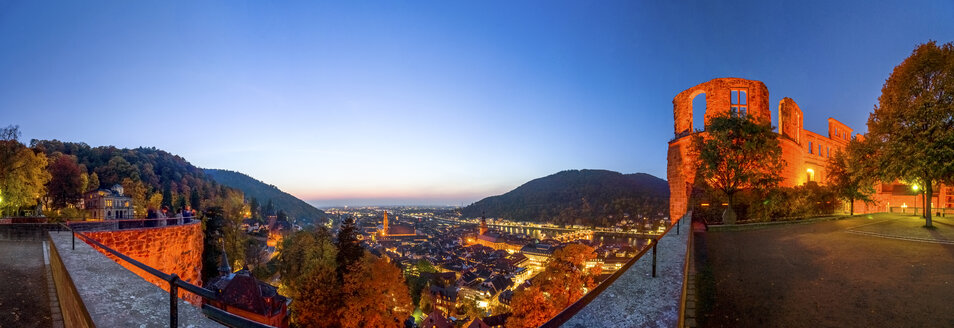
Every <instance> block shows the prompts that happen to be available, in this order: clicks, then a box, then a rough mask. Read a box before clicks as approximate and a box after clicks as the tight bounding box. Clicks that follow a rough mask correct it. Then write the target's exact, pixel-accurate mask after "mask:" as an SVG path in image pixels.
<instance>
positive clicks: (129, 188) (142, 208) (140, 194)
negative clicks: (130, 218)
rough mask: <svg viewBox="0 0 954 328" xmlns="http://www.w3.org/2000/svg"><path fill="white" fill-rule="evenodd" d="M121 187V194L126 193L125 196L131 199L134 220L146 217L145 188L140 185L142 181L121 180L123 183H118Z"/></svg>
mask: <svg viewBox="0 0 954 328" xmlns="http://www.w3.org/2000/svg"><path fill="white" fill-rule="evenodd" d="M120 184H121V185H122V186H123V192H124V193H126V196H129V198H132V203H133V204H132V205H133V214H134V215H135V217H136V218H144V217H146V208H147V206H148V205H149V204H147V200H146V186H144V185H143V184H142V181H138V180H133V179H131V178H123V181H122V182H121V183H120Z"/></svg>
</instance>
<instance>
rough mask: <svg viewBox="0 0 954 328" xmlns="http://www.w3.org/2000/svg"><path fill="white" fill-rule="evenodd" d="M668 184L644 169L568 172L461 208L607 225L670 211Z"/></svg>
mask: <svg viewBox="0 0 954 328" xmlns="http://www.w3.org/2000/svg"><path fill="white" fill-rule="evenodd" d="M668 207H669V185H668V183H667V182H666V181H665V180H662V179H659V178H657V177H654V176H652V175H649V174H645V173H635V174H621V173H619V172H613V171H607V170H568V171H562V172H559V173H556V174H553V175H550V176H546V177H543V178H538V179H534V180H531V181H530V182H527V183H525V184H523V185H522V186H520V187H517V188H516V189H514V190H512V191H510V192H508V193H505V194H503V195H498V196H492V197H487V198H484V199H482V200H480V201H478V202H476V203H473V204H471V205H469V206H467V207H464V208H463V209H461V215H462V216H464V217H478V216H481V215H486V216H489V217H502V218H507V219H511V220H519V221H532V222H553V223H558V224H582V225H608V224H613V223H615V222H618V221H620V220H623V219H624V217H626V216H627V215H628V216H629V218H642V217H649V218H661V217H664V216H667V215H668Z"/></svg>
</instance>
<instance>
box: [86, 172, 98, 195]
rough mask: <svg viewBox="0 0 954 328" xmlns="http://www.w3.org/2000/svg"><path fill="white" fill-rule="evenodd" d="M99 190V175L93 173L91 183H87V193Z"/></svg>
mask: <svg viewBox="0 0 954 328" xmlns="http://www.w3.org/2000/svg"><path fill="white" fill-rule="evenodd" d="M98 189H99V174H96V172H93V174H90V175H89V181H88V182H86V191H94V190H98Z"/></svg>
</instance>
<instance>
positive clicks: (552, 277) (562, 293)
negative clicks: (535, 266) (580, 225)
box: [507, 244, 602, 328]
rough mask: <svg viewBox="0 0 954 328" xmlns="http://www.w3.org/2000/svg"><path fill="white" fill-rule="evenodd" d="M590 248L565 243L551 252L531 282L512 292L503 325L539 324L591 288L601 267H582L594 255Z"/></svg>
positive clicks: (514, 326)
mask: <svg viewBox="0 0 954 328" xmlns="http://www.w3.org/2000/svg"><path fill="white" fill-rule="evenodd" d="M594 251H595V249H594V248H593V247H590V246H587V245H584V244H569V245H567V246H566V247H563V248H561V249H559V250H557V251H556V252H553V258H552V259H551V260H550V262H549V263H547V265H546V266H545V267H544V270H543V272H541V273H540V274H538V275H537V276H536V277H534V278H533V279H532V283H531V286H529V287H527V288H524V289H523V290H518V291H517V292H516V293H514V296H513V302H512V303H511V308H512V309H513V315H512V316H511V317H510V318H509V319H507V327H511V328H523V327H539V326H540V325H542V324H544V323H546V322H547V321H548V320H550V318H553V317H554V316H556V315H557V314H558V313H560V311H562V310H563V309H565V308H566V307H568V306H570V304H573V302H576V301H577V300H578V299H580V297H583V295H584V294H586V293H587V292H588V291H590V290H592V289H593V288H595V287H596V285H597V284H599V282H598V281H596V277H598V276H599V275H600V273H602V268H601V267H600V266H594V267H592V268H589V269H587V268H586V261H587V260H591V259H593V258H595V257H596V253H595V252H594Z"/></svg>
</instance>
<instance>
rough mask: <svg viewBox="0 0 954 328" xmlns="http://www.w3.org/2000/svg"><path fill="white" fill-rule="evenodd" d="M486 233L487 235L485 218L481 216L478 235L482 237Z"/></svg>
mask: <svg viewBox="0 0 954 328" xmlns="http://www.w3.org/2000/svg"><path fill="white" fill-rule="evenodd" d="M486 233H487V218H485V217H483V216H481V217H480V235H484V234H486Z"/></svg>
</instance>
